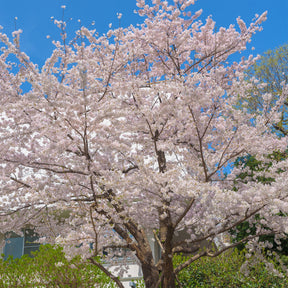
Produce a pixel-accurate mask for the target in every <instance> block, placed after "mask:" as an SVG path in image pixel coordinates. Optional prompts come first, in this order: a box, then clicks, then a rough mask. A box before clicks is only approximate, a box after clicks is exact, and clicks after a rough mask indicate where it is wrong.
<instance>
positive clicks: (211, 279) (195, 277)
mask: <svg viewBox="0 0 288 288" xmlns="http://www.w3.org/2000/svg"><path fill="white" fill-rule="evenodd" d="M186 259H187V257H185V256H176V257H175V259H174V261H175V262H174V263H175V265H177V264H179V263H181V262H183V261H185V260H186ZM254 260H256V259H255V258H253V257H252V258H250V259H249V260H247V259H246V257H245V252H244V251H241V252H238V251H237V250H234V251H228V252H226V253H223V254H222V255H220V256H218V257H216V258H208V257H205V258H201V259H199V260H197V261H195V262H194V263H192V264H191V265H190V266H189V267H187V268H186V269H184V270H183V271H181V272H180V273H179V275H178V280H179V282H180V285H181V286H180V285H179V284H178V286H177V287H189V288H194V287H195V288H196V287H197V288H224V287H225V288H248V287H251V288H273V287H275V288H276V287H277V288H281V287H283V288H284V287H288V278H287V276H282V277H281V276H276V275H275V274H273V273H271V272H269V271H268V269H267V268H266V264H267V263H269V265H273V266H274V267H276V269H277V271H278V272H281V268H280V266H278V265H277V264H276V262H275V261H273V260H272V259H266V261H267V262H266V264H265V263H264V262H259V261H254ZM247 261H248V262H250V263H249V264H250V269H249V274H247V275H244V274H243V273H241V272H240V271H241V267H242V266H243V264H244V263H245V264H247Z"/></svg>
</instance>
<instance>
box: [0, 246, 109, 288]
mask: <svg viewBox="0 0 288 288" xmlns="http://www.w3.org/2000/svg"><path fill="white" fill-rule="evenodd" d="M32 253H33V252H32ZM33 255H34V257H33V258H31V257H29V256H28V255H24V256H22V257H21V258H20V259H13V258H12V257H9V258H8V260H6V261H4V260H3V259H0V275H1V276H0V287H1V288H14V287H15V288H16V287H17V288H28V287H29V288H30V287H31V288H32V287H39V288H40V287H41V288H42V287H51V288H71V287H72V288H73V287H75V288H76V287H77V288H90V287H94V285H95V284H97V283H98V284H99V285H100V287H101V288H102V287H103V288H105V287H114V286H113V284H112V283H111V280H110V279H109V278H108V277H107V276H106V275H105V274H104V273H103V272H101V271H100V270H99V269H98V268H97V267H96V266H94V265H92V264H90V263H87V262H85V261H83V260H82V259H81V257H80V256H75V257H74V258H72V259H70V260H68V259H67V258H66V257H65V254H64V252H63V249H62V248H61V247H59V246H55V247H53V246H51V245H42V246H40V250H39V251H37V252H35V253H33ZM109 283H110V284H109Z"/></svg>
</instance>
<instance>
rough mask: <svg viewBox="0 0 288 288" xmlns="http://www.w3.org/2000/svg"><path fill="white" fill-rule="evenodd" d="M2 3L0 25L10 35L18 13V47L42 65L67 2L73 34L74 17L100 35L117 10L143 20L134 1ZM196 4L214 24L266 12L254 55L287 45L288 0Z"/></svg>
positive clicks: (127, 18)
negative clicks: (136, 11)
mask: <svg viewBox="0 0 288 288" xmlns="http://www.w3.org/2000/svg"><path fill="white" fill-rule="evenodd" d="M148 1H149V0H148ZM1 4H2V5H1V9H0V25H1V26H3V27H4V29H3V30H4V32H5V33H7V34H8V36H10V35H11V32H12V31H13V30H15V20H14V18H15V17H17V18H18V20H17V23H16V28H17V29H19V28H21V29H22V30H23V34H22V36H21V49H22V50H23V51H25V52H26V53H27V54H28V55H29V56H30V57H31V59H32V60H33V61H34V62H36V63H38V64H40V66H41V65H42V64H43V62H44V60H45V58H47V57H49V55H50V53H51V51H52V49H53V45H52V44H51V39H47V38H46V36H47V35H51V36H52V37H51V38H52V39H55V38H56V39H57V37H58V36H57V35H59V33H58V30H57V28H56V26H55V25H54V24H53V23H52V21H51V20H50V18H51V17H52V16H53V17H55V18H56V19H61V17H62V9H61V6H62V5H66V9H65V19H66V20H67V19H69V18H72V20H71V21H69V23H68V31H70V32H71V33H72V32H73V31H74V30H76V29H77V28H79V23H78V21H77V20H78V19H80V20H81V23H82V25H84V26H87V27H91V28H92V27H93V26H91V23H92V21H95V26H94V27H95V28H96V30H97V31H98V32H99V33H104V32H106V31H107V29H108V25H109V23H111V22H112V23H113V24H115V25H118V19H117V15H116V14H117V12H120V13H122V14H123V17H122V19H121V25H122V26H124V27H126V26H128V25H129V24H136V23H141V21H142V19H141V18H140V17H138V16H137V15H135V14H134V13H133V10H134V9H135V8H136V5H135V4H136V0H106V1H105V0H104V1H103V0H49V1H44V0H9V1H8V0H2V3H1ZM200 8H202V9H203V14H202V19H205V18H206V17H207V16H208V15H212V17H213V19H214V20H215V21H216V25H217V27H218V28H219V27H220V26H226V27H227V26H229V25H230V24H235V23H236V21H235V19H236V18H237V17H238V16H241V17H242V18H243V19H244V21H245V22H246V23H250V21H251V20H252V18H253V17H254V15H255V14H256V13H258V14H261V13H262V12H264V11H266V10H268V20H267V21H266V22H265V23H264V25H263V26H264V30H263V31H262V32H259V33H258V34H256V35H255V36H254V38H253V41H252V44H251V46H254V47H255V48H256V49H255V51H254V53H259V54H261V53H263V52H264V51H266V50H268V49H273V48H275V47H278V46H280V45H282V44H284V43H288V0H274V1H271V0H241V1H233V0H198V1H196V3H195V5H194V7H193V6H192V9H193V10H194V9H195V10H198V9H200Z"/></svg>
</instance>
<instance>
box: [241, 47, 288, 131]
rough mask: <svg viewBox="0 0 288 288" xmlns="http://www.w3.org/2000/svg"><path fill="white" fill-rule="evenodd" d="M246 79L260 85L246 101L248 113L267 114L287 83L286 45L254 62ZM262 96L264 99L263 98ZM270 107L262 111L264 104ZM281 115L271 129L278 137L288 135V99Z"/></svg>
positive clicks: (287, 59)
mask: <svg viewBox="0 0 288 288" xmlns="http://www.w3.org/2000/svg"><path fill="white" fill-rule="evenodd" d="M247 75H248V77H249V78H250V79H251V78H253V79H254V78H256V81H260V82H261V84H262V85H260V86H259V85H257V86H255V87H254V88H253V89H256V92H255V91H253V93H254V94H253V95H254V96H253V97H249V98H248V99H246V101H247V102H246V106H247V109H248V110H249V111H253V112H255V111H257V110H258V111H259V112H260V113H269V111H271V109H273V107H274V105H275V103H276V101H277V100H278V99H279V96H280V95H281V94H282V89H283V83H287V82H288V44H284V45H282V46H280V47H278V48H276V49H274V50H269V51H267V52H265V53H264V55H263V56H262V57H261V58H260V59H259V60H258V61H257V62H255V63H254V64H253V65H252V66H251V67H250V68H249V69H248V72H247ZM263 96H264V97H263ZM267 101H268V102H269V103H270V105H269V106H268V107H267V108H266V110H265V111H264V105H265V104H264V103H266V102H267ZM281 109H282V114H281V118H280V121H279V122H278V123H275V124H274V125H273V128H274V129H275V130H276V131H277V132H278V133H280V135H287V133H288V126H287V124H288V118H287V117H288V114H287V112H288V99H285V101H284V103H283V106H282V107H281Z"/></svg>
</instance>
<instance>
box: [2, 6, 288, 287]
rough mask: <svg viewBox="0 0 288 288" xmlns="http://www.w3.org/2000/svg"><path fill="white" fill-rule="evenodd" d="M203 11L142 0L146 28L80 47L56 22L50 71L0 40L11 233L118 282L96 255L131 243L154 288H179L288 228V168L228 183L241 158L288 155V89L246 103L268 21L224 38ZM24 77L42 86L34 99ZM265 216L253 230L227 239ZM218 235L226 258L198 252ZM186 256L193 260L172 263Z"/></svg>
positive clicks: (80, 37)
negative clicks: (203, 264) (188, 270)
mask: <svg viewBox="0 0 288 288" xmlns="http://www.w3.org/2000/svg"><path fill="white" fill-rule="evenodd" d="M171 2H172V1H171ZM193 4H194V0H174V1H173V3H172V4H169V3H168V2H167V1H161V0H153V1H152V4H146V3H145V1H144V0H138V1H137V6H138V8H139V9H138V12H137V13H138V14H139V15H140V16H143V19H144V20H143V23H142V24H141V25H139V26H136V27H135V26H130V27H128V28H122V27H119V28H117V29H111V30H109V31H108V32H107V34H105V35H102V36H99V35H98V34H97V32H96V31H95V30H89V29H87V28H85V27H82V28H81V29H80V30H79V31H77V33H76V38H75V41H71V42H70V43H68V40H67V35H66V32H65V31H66V30H65V25H66V24H65V22H63V21H55V22H56V24H57V25H58V26H59V27H60V28H61V29H62V33H61V35H62V41H55V42H54V44H55V50H54V51H53V53H52V55H51V57H50V58H48V59H47V61H46V62H45V64H44V66H43V67H42V68H41V69H40V68H39V67H38V66H37V65H36V64H34V63H32V62H31V61H30V59H29V57H28V56H27V55H26V54H25V53H23V52H22V51H21V50H20V47H19V35H20V33H21V31H16V32H14V34H13V41H10V40H9V39H8V37H7V36H6V35H5V34H3V33H2V34H0V38H1V41H2V43H3V46H2V52H1V57H0V63H1V65H0V69H1V70H0V84H1V85H0V91H1V98H0V99H1V100H0V101H1V106H0V107H1V108H0V109H1V112H0V115H1V126H0V135H1V136H0V141H1V150H0V159H1V160H0V161H1V172H2V173H1V190H0V191H1V192H0V195H1V202H0V219H1V232H5V231H11V230H14V231H17V230H19V229H20V228H21V227H23V225H25V224H27V223H29V224H31V225H34V226H35V227H36V228H37V231H38V233H40V234H43V235H45V236H46V240H45V241H46V242H48V241H50V242H52V243H53V242H57V243H61V244H63V245H64V246H65V247H66V248H67V249H68V248H69V249H70V251H71V253H72V252H73V251H72V250H74V252H75V251H76V253H77V252H78V253H85V255H86V257H87V258H88V259H89V260H90V261H91V262H92V263H94V264H95V265H97V266H98V267H99V268H100V269H102V270H103V271H104V272H105V273H107V274H108V275H109V276H110V277H111V278H112V280H114V281H115V282H116V283H117V285H118V286H119V287H123V285H122V284H121V283H120V281H119V280H118V278H116V277H115V275H112V273H111V272H109V271H108V270H107V269H106V268H105V267H104V266H103V265H102V264H101V263H99V262H97V261H96V260H95V256H98V255H100V256H101V255H102V253H103V251H109V249H115V248H116V247H121V248H125V249H126V250H127V251H130V252H131V253H132V254H134V255H135V257H136V258H137V260H138V261H139V263H140V265H141V268H142V271H143V278H144V281H145V285H146V287H149V288H151V287H155V288H156V287H159V286H160V285H161V287H165V288H172V287H175V282H176V281H177V274H178V273H179V271H181V270H182V269H184V268H185V267H187V266H188V265H190V264H191V263H192V262H193V261H195V260H197V259H199V258H200V257H205V256H206V257H216V256H217V255H219V254H220V253H222V252H224V251H225V250H227V249H229V248H233V247H235V246H236V245H238V244H239V243H244V242H249V243H250V245H251V247H252V246H253V243H254V244H255V245H256V244H258V241H257V237H259V236H260V235H268V234H273V235H276V236H277V235H282V234H283V233H284V232H287V231H286V230H285V229H287V228H286V227H288V226H287V218H286V217H280V216H278V215H279V213H278V212H280V211H281V212H282V213H287V212H288V205H287V204H288V203H287V196H288V191H287V179H288V177H287V161H281V163H274V164H273V165H272V167H271V169H270V170H269V173H270V174H271V175H272V176H273V177H274V178H275V182H273V183H271V184H270V185H265V184H263V183H257V182H251V183H250V182H249V183H246V184H245V183H242V184H241V185H240V187H238V190H237V191H235V189H233V187H234V182H233V181H234V179H235V177H236V176H237V175H238V174H239V169H236V168H235V169H233V170H232V171H231V173H229V175H228V176H227V177H223V173H225V171H226V170H225V169H227V166H228V167H230V168H232V166H231V164H232V163H233V161H234V160H235V159H236V158H237V157H241V156H243V157H244V156H245V155H248V154H251V155H257V156H259V157H258V158H259V159H260V160H262V159H263V161H265V157H264V156H263V155H265V154H267V153H269V152H271V151H275V150H277V151H284V150H285V149H286V147H287V137H282V138H281V139H280V138H278V137H277V135H275V134H273V133H271V132H269V131H270V130H269V129H268V128H269V127H270V126H271V125H273V124H274V123H278V122H279V117H280V116H281V109H280V108H281V106H282V103H283V101H284V99H285V95H287V93H286V92H287V88H285V87H283V89H282V91H283V96H282V97H279V100H278V101H277V103H276V104H275V106H274V108H273V109H272V111H270V113H269V115H268V114H265V113H257V111H256V112H255V113H248V112H247V111H246V110H245V109H243V110H239V109H237V107H236V106H237V103H239V98H241V97H244V96H247V95H248V96H249V97H253V93H251V91H252V89H251V87H252V86H253V87H254V85H257V83H251V82H247V81H246V79H245V74H244V71H245V70H246V69H247V68H248V67H249V66H250V65H251V64H253V63H254V61H255V59H254V58H253V57H252V56H250V57H248V58H247V59H245V58H241V59H240V60H239V61H238V62H237V61H236V60H235V59H236V58H237V57H238V58H239V53H238V52H241V51H244V50H245V49H246V44H247V42H250V40H251V37H252V35H253V34H254V33H255V32H256V31H258V30H261V23H262V22H263V21H264V20H265V19H266V13H264V14H262V15H261V16H258V15H256V16H255V19H254V20H253V22H252V23H251V24H250V25H249V26H246V24H245V23H244V21H243V20H242V19H241V18H240V17H239V18H237V23H238V26H239V28H237V27H235V26H234V25H231V26H229V27H228V28H223V27H221V28H219V29H216V27H215V22H214V21H213V20H212V18H211V17H208V18H207V19H206V20H205V21H204V22H202V21H201V20H199V19H200V18H199V17H200V16H201V12H202V11H201V10H199V11H196V12H195V13H191V12H190V11H192V10H193V6H191V5H193ZM119 17H120V16H119ZM11 55H14V57H15V56H16V58H17V61H15V63H14V64H13V63H11V62H9V61H8V60H10V58H9V57H10V56H11ZM231 55H234V56H233V61H231ZM26 82H28V83H30V85H31V89H28V91H22V89H21V88H22V87H23V86H22V85H23V83H26ZM285 91H286V92H285ZM267 105H268V104H267ZM264 108H265V105H264ZM279 169H281V171H283V172H282V173H280V174H279V173H277V172H278V171H279ZM63 213H66V214H67V215H66V217H61V215H62V214H63ZM256 214H257V215H258V216H257V217H260V218H261V221H260V223H259V221H257V225H258V226H257V229H256V233H255V235H248V236H246V237H245V238H243V239H240V240H239V241H238V242H233V244H232V243H231V244H230V243H226V245H224V244H223V245H222V244H221V239H222V238H221V236H222V235H225V233H227V231H229V230H230V229H232V228H234V227H236V226H237V225H239V224H240V223H242V222H244V221H245V222H246V221H248V222H249V223H251V225H252V224H253V223H254V222H255V215H256ZM263 227H265V228H263ZM181 231H185V235H186V236H185V237H182V239H180V241H176V240H175V239H176V238H177V237H176V236H177V235H178V234H179V233H181ZM151 235H154V238H155V241H156V242H157V243H158V245H159V247H160V249H161V257H160V260H159V261H157V260H156V259H155V258H153V251H152V249H151V246H150V244H151V243H150V242H151V241H150V240H151ZM276 236H275V237H276ZM180 238H181V237H180ZM177 239H179V237H178V238H177ZM216 239H217V242H218V247H217V249H216V250H215V247H211V245H207V246H204V247H203V246H202V245H200V243H202V242H203V241H205V240H208V241H209V242H213V241H215V240H216ZM80 243H82V246H81V247H79V248H76V246H79V244H80ZM91 243H93V249H91ZM181 252H184V253H192V255H193V256H191V258H189V260H187V261H186V262H184V263H182V264H181V265H179V266H178V267H173V262H172V258H173V255H174V254H175V253H181ZM105 254H106V253H105ZM108 255H109V253H108Z"/></svg>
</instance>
